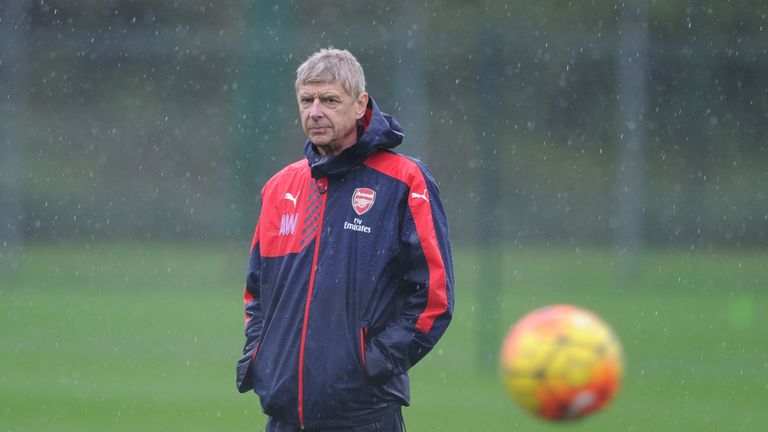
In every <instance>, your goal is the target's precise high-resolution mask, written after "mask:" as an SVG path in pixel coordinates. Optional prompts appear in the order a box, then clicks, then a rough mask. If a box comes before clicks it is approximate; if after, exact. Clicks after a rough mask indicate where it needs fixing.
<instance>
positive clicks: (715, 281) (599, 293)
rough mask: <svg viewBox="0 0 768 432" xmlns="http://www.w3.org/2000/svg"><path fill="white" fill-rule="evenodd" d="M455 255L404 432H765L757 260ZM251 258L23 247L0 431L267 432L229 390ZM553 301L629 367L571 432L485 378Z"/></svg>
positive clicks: (223, 252)
mask: <svg viewBox="0 0 768 432" xmlns="http://www.w3.org/2000/svg"><path fill="white" fill-rule="evenodd" d="M455 252H456V254H455V263H456V281H457V284H456V287H457V290H456V304H457V308H456V313H455V318H454V322H453V324H452V326H451V327H450V328H449V330H448V333H447V334H446V336H445V337H444V338H443V340H441V342H440V343H439V344H438V346H437V347H436V348H435V350H434V351H433V352H432V353H431V354H430V355H429V356H427V358H426V359H425V360H424V361H423V362H422V363H420V364H419V365H417V366H416V367H415V368H414V369H413V370H412V372H411V376H412V380H411V381H412V389H411V390H412V407H410V408H408V409H406V410H405V416H406V422H407V424H408V429H409V430H410V431H417V432H420V431H424V432H427V431H473V432H475V431H493V432H497V431H505V430H525V431H555V430H558V431H559V430H563V429H564V428H567V429H568V430H569V431H574V432H575V431H617V430H622V431H651V430H654V431H702V430H712V431H716V430H717V431H720V430H722V431H725V430H727V431H754V430H763V429H765V428H766V427H768V412H767V411H766V410H765V407H766V403H768V331H766V329H768V327H766V324H765V323H766V321H768V291H767V290H768V287H767V285H768V255H766V252H765V251H759V250H757V251H723V250H714V251H696V252H691V251H687V252H675V251H653V252H647V253H645V254H643V255H641V256H640V257H639V258H638V262H637V263H636V266H635V267H634V268H633V269H631V270H630V271H629V272H619V271H618V270H617V268H619V267H621V266H619V264H618V263H617V262H616V260H615V257H614V255H613V254H612V253H611V252H610V251H601V250H575V249H573V250H568V249H545V248H531V249H527V248H526V249H511V250H508V251H504V253H489V252H487V251H486V252H484V253H482V254H481V253H475V252H473V251H472V250H457V251H455ZM246 253H247V245H236V246H215V247H201V246H195V245H162V244H128V245H120V246H117V245H99V246H90V247H86V246H83V247H79V246H72V247H66V248H65V247H53V246H40V245H38V246H31V247H29V248H27V249H26V250H25V251H24V253H23V257H22V260H21V262H22V264H21V268H20V270H19V271H18V272H16V273H14V274H10V273H8V272H6V273H2V274H0V431H104V430H109V431H120V430H125V431H135V430H171V431H198V430H199V431H212V430H254V431H258V430H262V427H263V424H264V417H263V416H262V414H261V412H260V409H259V405H258V401H257V399H256V397H255V395H253V394H248V395H240V394H238V393H237V391H236V390H235V388H234V364H235V362H236V360H237V358H238V356H239V350H240V348H241V345H242V335H241V333H242V319H243V316H242V310H241V308H242V301H241V293H242V284H243V275H244V265H245V262H246V259H247V258H246ZM621 274H624V276H621ZM488 298H490V299H491V300H490V301H489V300H486V299H488ZM550 303H573V304H577V305H581V306H583V307H586V308H589V309H592V310H593V311H595V312H597V313H598V314H599V315H601V316H602V317H603V318H604V319H605V320H606V321H608V322H609V323H611V324H612V325H613V327H614V329H615V330H616V332H617V334H618V335H619V337H620V338H621V340H622V342H623V345H624V349H625V355H626V359H627V368H626V376H625V380H624V385H623V388H622V390H621V392H620V393H619V395H618V397H617V399H616V400H615V401H614V403H613V404H612V405H610V406H609V407H608V409H606V410H605V411H604V412H602V413H599V414H596V415H594V416H592V417H590V418H587V419H584V420H581V421H578V422H576V423H573V424H571V425H563V424H549V423H545V422H542V421H540V420H538V419H535V418H532V417H530V416H528V415H527V414H525V413H523V412H522V411H520V410H519V409H518V408H517V407H516V406H515V405H514V404H513V402H512V401H511V400H510V399H509V398H508V397H507V396H506V395H505V394H504V392H503V389H502V387H501V385H500V383H499V380H498V376H497V372H496V366H495V354H496V349H497V347H498V344H499V342H500V338H501V337H502V336H503V333H504V332H505V331H506V329H507V328H508V327H509V326H510V325H511V324H512V323H513V322H514V321H515V320H516V319H517V318H519V317H520V316H522V315H523V314H524V313H526V312H528V311H530V310H531V309H533V308H536V307H539V306H542V305H545V304H550Z"/></svg>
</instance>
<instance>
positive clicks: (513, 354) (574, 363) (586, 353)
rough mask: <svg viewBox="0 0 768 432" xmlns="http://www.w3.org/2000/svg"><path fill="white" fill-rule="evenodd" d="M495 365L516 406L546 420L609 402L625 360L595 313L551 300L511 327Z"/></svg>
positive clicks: (586, 411) (584, 412) (567, 417)
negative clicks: (498, 365) (551, 301)
mask: <svg viewBox="0 0 768 432" xmlns="http://www.w3.org/2000/svg"><path fill="white" fill-rule="evenodd" d="M500 367H501V373H502V379H503V381H504V384H505V386H506V389H507V391H508V392H509V393H510V395H511V396H512V397H513V398H514V399H515V400H516V401H517V402H518V403H519V404H520V406H521V407H523V408H524V409H525V410H527V411H529V412H531V413H533V414H535V415H537V416H539V417H541V418H544V419H547V420H570V419H576V418H580V417H583V416H585V415H587V414H589V413H593V412H595V411H598V410H600V409H602V408H603V407H605V406H606V404H608V402H610V401H611V399H612V398H613V396H614V395H615V394H616V392H617V390H618V389H619V385H620V382H621V377H622V373H623V368H624V365H623V355H622V349H621V344H620V343H619V340H618V339H617V338H616V336H615V335H614V333H613V331H612V330H611V328H610V327H609V326H608V325H607V324H606V323H605V322H603V321H602V320H601V319H600V318H598V317H597V315H595V314H594V313H592V312H589V311H587V310H584V309H581V308H578V307H576V306H572V305H553V306H547V307H543V308H541V309H537V310H535V311H533V312H531V313H529V314H527V315H526V316H524V317H523V318H521V319H520V321H518V322H517V323H516V324H515V325H514V326H513V327H512V328H511V329H510V331H509V333H508V334H507V337H506V339H505V340H504V343H503V345H502V349H501V355H500Z"/></svg>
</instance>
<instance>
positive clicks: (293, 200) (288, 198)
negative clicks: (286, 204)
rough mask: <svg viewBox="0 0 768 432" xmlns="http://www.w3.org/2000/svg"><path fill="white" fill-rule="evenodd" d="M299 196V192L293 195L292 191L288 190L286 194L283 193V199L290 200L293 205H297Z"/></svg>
mask: <svg viewBox="0 0 768 432" xmlns="http://www.w3.org/2000/svg"><path fill="white" fill-rule="evenodd" d="M298 198H299V194H298V193H297V194H296V196H293V194H291V193H290V192H286V193H285V195H283V199H287V200H288V201H290V202H292V203H293V206H294V207H296V200H297V199H298Z"/></svg>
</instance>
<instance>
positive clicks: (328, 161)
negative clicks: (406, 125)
mask: <svg viewBox="0 0 768 432" xmlns="http://www.w3.org/2000/svg"><path fill="white" fill-rule="evenodd" d="M357 136H358V138H357V142H356V143H355V144H354V145H352V146H351V147H349V148H347V149H346V150H344V151H343V152H341V153H340V154H338V155H336V156H322V155H320V154H318V153H317V149H316V147H315V145H314V144H312V142H311V141H310V140H307V141H306V143H305V144H304V155H305V156H306V158H307V162H308V163H309V167H310V170H311V171H312V177H314V178H316V179H317V178H322V177H335V176H340V175H343V174H344V173H346V172H347V171H349V170H351V169H353V168H356V167H358V166H360V165H361V164H362V163H363V162H364V161H365V160H366V159H368V157H369V156H370V155H371V154H373V153H374V152H376V151H378V150H379V149H391V148H395V147H397V146H398V145H400V143H401V142H403V136H404V135H403V128H402V127H401V126H400V124H399V123H398V122H397V120H395V119H394V118H393V117H392V116H390V115H389V114H385V113H383V112H381V111H380V110H379V107H378V105H376V102H374V101H373V98H368V106H367V107H366V112H365V115H364V116H363V118H362V119H360V121H359V122H358V125H357Z"/></svg>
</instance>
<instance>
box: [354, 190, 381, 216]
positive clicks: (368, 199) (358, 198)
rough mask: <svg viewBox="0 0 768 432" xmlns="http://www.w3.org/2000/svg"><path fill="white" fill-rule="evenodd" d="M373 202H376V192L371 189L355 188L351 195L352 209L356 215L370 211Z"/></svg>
mask: <svg viewBox="0 0 768 432" xmlns="http://www.w3.org/2000/svg"><path fill="white" fill-rule="evenodd" d="M374 201H376V191H375V190H373V189H368V188H357V189H355V193H353V194H352V208H353V209H354V210H355V213H357V214H358V215H362V214H363V213H365V212H367V211H368V210H370V209H371V207H373V203H374Z"/></svg>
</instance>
